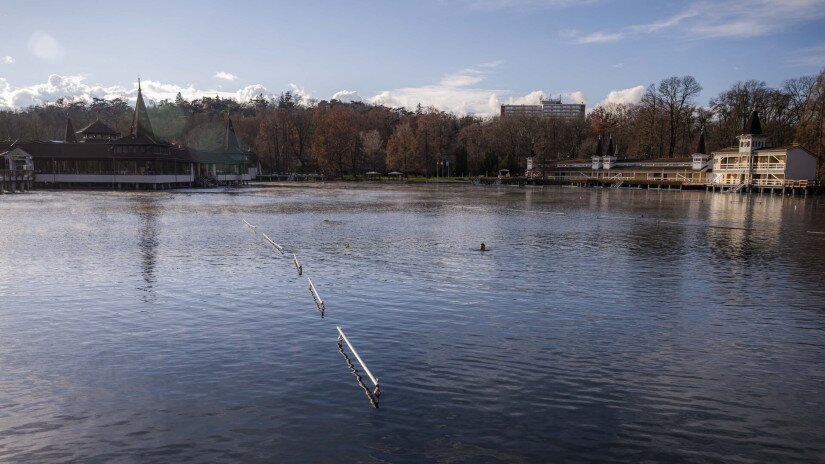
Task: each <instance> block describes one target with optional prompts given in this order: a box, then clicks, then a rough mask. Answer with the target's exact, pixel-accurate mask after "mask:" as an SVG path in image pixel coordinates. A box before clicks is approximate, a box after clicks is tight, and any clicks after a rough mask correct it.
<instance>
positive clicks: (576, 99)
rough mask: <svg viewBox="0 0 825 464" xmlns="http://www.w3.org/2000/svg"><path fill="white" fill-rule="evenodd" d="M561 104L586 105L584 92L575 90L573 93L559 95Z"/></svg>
mask: <svg viewBox="0 0 825 464" xmlns="http://www.w3.org/2000/svg"><path fill="white" fill-rule="evenodd" d="M561 101H562V103H585V104H587V96H585V95H584V92H582V91H581V90H577V91H575V92H564V93H562V94H561Z"/></svg>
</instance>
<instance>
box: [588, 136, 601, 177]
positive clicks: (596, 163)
mask: <svg viewBox="0 0 825 464" xmlns="http://www.w3.org/2000/svg"><path fill="white" fill-rule="evenodd" d="M603 153H604V149H603V148H602V134H599V140H598V141H597V142H596V152H595V153H593V157H592V158H591V159H590V161H591V162H592V167H593V169H599V168H600V167H601V165H602V154H603Z"/></svg>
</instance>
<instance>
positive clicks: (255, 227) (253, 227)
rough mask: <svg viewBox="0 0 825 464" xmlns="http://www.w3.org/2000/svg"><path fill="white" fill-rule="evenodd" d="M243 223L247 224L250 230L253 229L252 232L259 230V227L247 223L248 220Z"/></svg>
mask: <svg viewBox="0 0 825 464" xmlns="http://www.w3.org/2000/svg"><path fill="white" fill-rule="evenodd" d="M243 223H244V224H246V226H247V227H249V228H250V229H252V230H255V229H257V228H258V226H253V225H252V224H250V223H249V222H247V221H246V219H243Z"/></svg>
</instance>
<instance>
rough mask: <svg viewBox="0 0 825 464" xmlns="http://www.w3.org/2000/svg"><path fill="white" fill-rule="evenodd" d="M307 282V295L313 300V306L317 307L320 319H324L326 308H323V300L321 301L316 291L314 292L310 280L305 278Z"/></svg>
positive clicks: (313, 286)
mask: <svg viewBox="0 0 825 464" xmlns="http://www.w3.org/2000/svg"><path fill="white" fill-rule="evenodd" d="M307 280H308V281H309V293H311V294H312V299H313V300H315V306H317V307H318V311H319V312H320V313H321V317H324V313H325V312H326V310H327V308H326V306H324V300H322V299H321V295H319V294H318V290H315V285H313V284H312V279H310V278H309V277H307Z"/></svg>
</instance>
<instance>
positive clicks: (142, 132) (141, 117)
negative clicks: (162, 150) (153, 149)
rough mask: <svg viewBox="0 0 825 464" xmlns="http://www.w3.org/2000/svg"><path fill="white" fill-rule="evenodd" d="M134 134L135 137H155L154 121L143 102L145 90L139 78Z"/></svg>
mask: <svg viewBox="0 0 825 464" xmlns="http://www.w3.org/2000/svg"><path fill="white" fill-rule="evenodd" d="M131 133H132V135H134V136H135V137H149V138H150V139H153V140H154V138H155V132H154V131H153V130H152V123H151V122H150V121H149V112H148V111H146V104H145V103H144V102H143V92H142V91H141V89H140V79H138V94H137V102H136V103H135V116H134V118H132V129H131Z"/></svg>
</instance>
